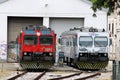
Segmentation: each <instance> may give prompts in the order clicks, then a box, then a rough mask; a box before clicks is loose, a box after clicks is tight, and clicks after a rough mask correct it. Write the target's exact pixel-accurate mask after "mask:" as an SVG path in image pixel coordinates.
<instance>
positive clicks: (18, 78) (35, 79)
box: [7, 71, 46, 80]
mask: <svg viewBox="0 0 120 80" xmlns="http://www.w3.org/2000/svg"><path fill="white" fill-rule="evenodd" d="M45 73H46V71H44V72H42V73H41V74H40V73H33V72H32V73H31V72H27V71H25V72H23V73H21V74H17V75H15V76H13V77H11V78H9V79H7V80H28V79H32V80H40V79H41V78H42V76H44V75H45ZM33 74H34V75H33ZM35 75H37V76H35ZM23 76H24V77H23Z"/></svg>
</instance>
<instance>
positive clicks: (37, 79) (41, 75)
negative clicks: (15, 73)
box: [34, 71, 47, 80]
mask: <svg viewBox="0 0 120 80" xmlns="http://www.w3.org/2000/svg"><path fill="white" fill-rule="evenodd" d="M46 72H47V71H44V72H43V73H42V74H40V75H38V76H37V77H36V78H35V79H34V80H39V79H41V78H42V77H43V76H44V75H45V73H46Z"/></svg>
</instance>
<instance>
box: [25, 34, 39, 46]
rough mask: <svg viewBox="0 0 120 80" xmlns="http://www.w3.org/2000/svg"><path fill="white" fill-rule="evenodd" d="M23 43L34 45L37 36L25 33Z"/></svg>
mask: <svg viewBox="0 0 120 80" xmlns="http://www.w3.org/2000/svg"><path fill="white" fill-rule="evenodd" d="M24 44H25V45H35V44H37V36H31V35H25V36H24Z"/></svg>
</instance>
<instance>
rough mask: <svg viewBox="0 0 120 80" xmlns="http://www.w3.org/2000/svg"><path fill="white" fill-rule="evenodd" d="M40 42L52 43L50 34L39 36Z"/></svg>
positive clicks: (44, 43) (43, 43)
mask: <svg viewBox="0 0 120 80" xmlns="http://www.w3.org/2000/svg"><path fill="white" fill-rule="evenodd" d="M40 44H42V45H51V44H53V37H52V36H40Z"/></svg>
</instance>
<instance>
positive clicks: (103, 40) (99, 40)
mask: <svg viewBox="0 0 120 80" xmlns="http://www.w3.org/2000/svg"><path fill="white" fill-rule="evenodd" d="M94 43H95V46H96V47H106V46H107V45H108V39H107V37H98V36H97V37H95V41H94Z"/></svg>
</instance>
